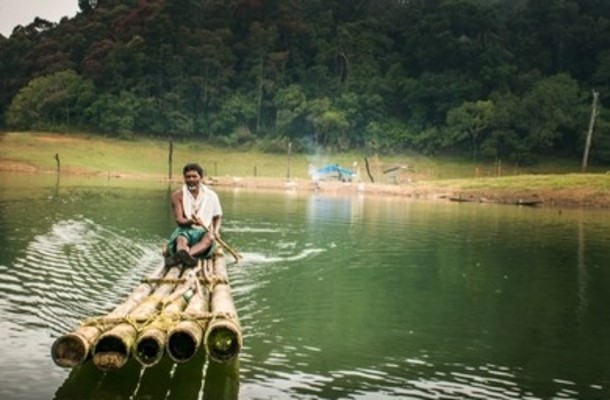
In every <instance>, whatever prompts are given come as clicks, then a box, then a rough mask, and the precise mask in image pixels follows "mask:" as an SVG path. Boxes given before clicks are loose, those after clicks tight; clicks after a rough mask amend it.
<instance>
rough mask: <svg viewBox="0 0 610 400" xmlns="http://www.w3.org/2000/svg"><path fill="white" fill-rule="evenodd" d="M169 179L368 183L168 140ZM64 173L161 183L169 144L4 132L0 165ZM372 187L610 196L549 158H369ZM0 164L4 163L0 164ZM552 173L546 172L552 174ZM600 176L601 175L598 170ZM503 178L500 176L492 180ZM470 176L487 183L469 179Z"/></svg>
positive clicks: (603, 186)
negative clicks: (199, 168) (530, 161)
mask: <svg viewBox="0 0 610 400" xmlns="http://www.w3.org/2000/svg"><path fill="white" fill-rule="evenodd" d="M173 149H174V151H173V168H172V177H174V178H178V179H179V177H180V176H181V168H182V166H183V165H184V164H185V163H187V162H192V161H194V162H199V163H201V164H202V165H203V166H204V167H206V169H207V173H208V175H212V176H237V177H252V176H257V177H270V178H286V177H287V176H288V175H290V177H291V178H302V179H308V178H309V169H310V166H311V165H314V166H315V167H317V168H319V167H323V166H325V165H327V164H331V163H332V164H335V163H338V164H340V165H341V166H344V167H352V166H353V164H354V162H357V163H358V164H359V166H360V169H361V175H362V177H363V179H366V172H365V169H364V157H365V155H364V154H362V153H357V152H351V153H340V154H330V153H317V154H294V153H293V154H291V155H290V157H288V155H287V154H265V153H261V152H258V151H255V150H247V151H246V150H239V149H230V148H221V147H215V146H210V145H208V144H205V143H200V142H199V143H198V142H174V144H173ZM56 154H57V155H58V156H59V159H60V162H61V169H62V171H65V172H80V173H107V174H109V175H110V174H115V173H117V174H118V173H121V174H132V175H150V176H154V177H167V176H168V175H169V172H168V169H169V168H168V158H169V157H168V155H169V143H168V141H163V140H153V139H145V138H138V139H135V140H132V141H124V140H118V139H111V138H106V137H102V136H97V135H87V134H69V135H67V134H52V133H34V132H19V133H16V132H8V133H4V134H1V135H0V162H2V164H4V165H5V167H4V168H3V169H5V170H6V169H10V168H6V165H7V164H10V163H14V164H21V165H29V166H30V167H31V168H33V169H34V170H37V171H40V170H42V171H50V172H52V171H55V169H56V160H55V155H56ZM367 157H368V161H369V166H370V170H371V171H372V173H373V175H374V176H375V177H378V178H376V182H381V181H382V180H384V179H385V180H384V183H386V182H389V181H390V179H389V178H388V177H387V176H386V175H384V174H383V171H384V170H386V169H388V168H391V167H393V166H403V167H408V169H407V170H408V171H410V172H409V174H410V175H411V176H412V177H413V179H415V180H417V181H434V183H435V184H436V185H438V186H441V187H442V186H444V185H447V186H449V185H451V186H452V187H461V188H463V189H472V190H478V189H498V190H500V189H507V190H513V189H524V188H540V187H545V188H547V189H555V190H561V189H565V188H572V187H585V186H586V187H588V188H590V189H594V190H600V191H608V190H610V175H608V174H599V173H589V174H580V173H577V171H578V170H579V168H580V166H579V165H578V163H577V162H576V161H575V160H573V161H571V162H560V163H557V161H556V160H549V161H547V162H545V163H542V164H540V165H538V166H536V167H535V168H530V169H528V170H525V169H522V168H517V167H516V166H514V165H510V164H507V163H505V164H503V165H501V166H499V165H497V164H480V165H478V167H477V168H473V165H472V163H469V162H464V161H461V160H455V159H444V160H437V159H432V158H427V157H422V156H406V155H397V156H392V157H385V156H384V157H377V156H372V157H371V156H367ZM0 166H2V165H0ZM551 172H552V173H551ZM604 172H605V171H604ZM500 174H501V175H502V176H498V175H500ZM475 176H478V177H479V178H483V177H484V178H486V179H473V178H474V177H475Z"/></svg>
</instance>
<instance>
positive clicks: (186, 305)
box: [51, 248, 243, 371]
mask: <svg viewBox="0 0 610 400" xmlns="http://www.w3.org/2000/svg"><path fill="white" fill-rule="evenodd" d="M202 344H203V345H204V347H205V351H206V353H207V355H208V357H209V358H210V359H212V360H214V361H216V362H220V363H224V362H228V361H230V360H232V359H234V358H236V357H237V356H238V355H239V352H240V351H241V348H242V346H243V339H242V333H241V326H240V324H239V319H238V316H237V311H236V309H235V305H234V303H233V297H232V295H231V287H230V285H229V277H228V274H227V267H226V262H225V257H224V254H223V251H222V249H220V248H219V249H217V250H216V252H215V253H214V255H213V256H212V258H210V259H206V260H201V261H199V263H198V265H197V266H196V267H195V268H191V269H188V268H181V266H180V265H178V266H175V267H172V268H164V267H160V268H159V269H157V270H156V271H155V272H154V273H153V274H152V276H151V277H149V278H145V279H143V280H142V282H141V283H140V285H138V286H137V287H136V288H135V289H134V290H133V291H132V293H131V294H130V295H129V296H128V297H127V299H126V300H125V301H124V302H123V303H121V304H119V305H118V306H117V307H116V308H115V309H114V310H112V311H111V312H109V313H108V314H106V315H104V316H101V317H94V318H88V319H85V320H83V321H81V324H80V326H79V327H77V328H76V329H74V330H73V331H72V332H70V333H68V334H66V335H63V336H61V337H59V338H57V339H56V340H55V342H54V343H53V345H52V348H51V356H52V358H53V361H54V362H55V364H57V365H58V366H60V367H65V368H72V367H75V366H77V365H79V364H81V363H84V362H85V361H87V360H92V361H93V363H94V364H95V366H96V367H98V368H99V369H101V370H103V371H108V370H116V369H119V368H121V367H122V366H124V365H125V364H126V363H127V361H129V359H130V357H132V356H133V357H134V358H135V359H136V360H137V361H138V362H139V363H140V364H142V365H143V366H145V367H150V366H153V365H155V364H157V363H158V362H159V361H161V359H162V358H163V357H164V355H165V354H167V356H168V357H170V358H171V359H172V360H173V361H174V362H176V363H186V362H188V361H189V360H191V359H192V358H193V357H194V356H195V354H196V353H197V351H198V350H199V349H200V347H201V345H202Z"/></svg>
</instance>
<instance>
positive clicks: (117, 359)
mask: <svg viewBox="0 0 610 400" xmlns="http://www.w3.org/2000/svg"><path fill="white" fill-rule="evenodd" d="M129 357H130V351H129V346H128V345H126V344H125V342H123V341H122V340H121V339H120V338H118V337H115V336H112V335H108V336H104V337H101V338H100V340H98V342H97V343H96V344H95V347H94V348H93V364H95V366H96V367H98V368H99V369H101V370H103V371H109V370H115V369H119V368H121V367H122V366H124V365H125V364H126V363H127V361H128V360H129Z"/></svg>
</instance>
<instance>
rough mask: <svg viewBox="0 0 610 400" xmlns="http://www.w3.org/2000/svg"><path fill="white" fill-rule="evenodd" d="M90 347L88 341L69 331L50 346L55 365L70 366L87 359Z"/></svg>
mask: <svg viewBox="0 0 610 400" xmlns="http://www.w3.org/2000/svg"><path fill="white" fill-rule="evenodd" d="M90 347H91V345H90V344H89V342H88V341H86V340H85V339H83V338H82V337H80V336H78V335H75V334H72V333H70V334H67V335H64V336H62V337H59V338H57V340H55V342H54V343H53V346H52V347H51V357H52V358H53V362H54V363H55V364H56V365H58V366H60V367H64V368H72V367H75V366H77V365H78V364H81V363H82V362H84V361H85V360H86V359H87V357H88V356H89V349H90Z"/></svg>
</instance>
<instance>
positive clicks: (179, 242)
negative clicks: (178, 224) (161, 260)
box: [165, 235, 197, 267]
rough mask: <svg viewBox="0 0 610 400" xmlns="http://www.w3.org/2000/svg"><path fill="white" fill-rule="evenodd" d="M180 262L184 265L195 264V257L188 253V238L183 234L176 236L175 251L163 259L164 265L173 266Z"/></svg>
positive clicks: (191, 265) (190, 265) (192, 265)
mask: <svg viewBox="0 0 610 400" xmlns="http://www.w3.org/2000/svg"><path fill="white" fill-rule="evenodd" d="M180 263H182V265H183V266H184V267H194V266H195V265H197V259H196V258H194V257H192V256H191V255H190V254H189V242H188V238H187V237H186V236H183V235H180V236H178V237H177V238H176V252H175V253H173V254H172V255H170V256H169V257H167V258H166V259H165V266H166V267H173V266H174V265H178V264H180Z"/></svg>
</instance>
